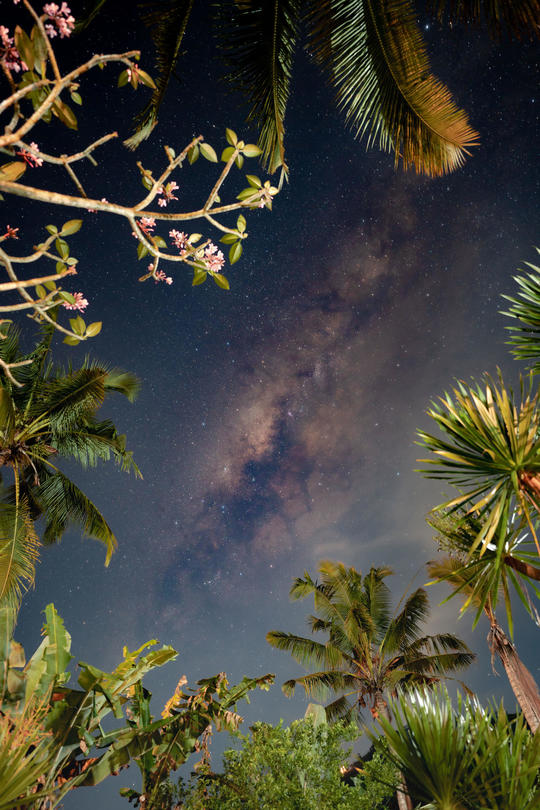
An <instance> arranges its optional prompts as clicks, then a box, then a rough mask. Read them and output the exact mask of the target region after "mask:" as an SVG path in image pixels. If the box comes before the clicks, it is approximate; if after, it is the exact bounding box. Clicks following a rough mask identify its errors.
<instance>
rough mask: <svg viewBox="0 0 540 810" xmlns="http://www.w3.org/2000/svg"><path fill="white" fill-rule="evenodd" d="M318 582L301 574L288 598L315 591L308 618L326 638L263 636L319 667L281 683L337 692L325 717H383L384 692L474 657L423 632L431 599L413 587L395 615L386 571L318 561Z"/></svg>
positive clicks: (427, 679)
mask: <svg viewBox="0 0 540 810" xmlns="http://www.w3.org/2000/svg"><path fill="white" fill-rule="evenodd" d="M319 573H320V574H321V581H320V582H317V581H316V580H313V579H312V578H311V576H310V575H309V573H308V572H307V571H306V572H305V574H304V578H298V579H296V580H295V581H294V583H293V586H292V588H291V592H290V595H291V598H292V599H303V598H305V597H306V596H309V595H311V594H312V595H313V597H314V602H315V610H316V611H318V613H319V614H320V615H314V616H310V617H309V619H308V623H309V626H310V627H311V630H312V632H324V633H327V634H328V640H327V641H326V642H325V643H320V642H318V641H314V640H313V639H310V638H304V637H303V636H297V635H293V634H290V633H283V632H281V631H277V630H272V631H270V632H269V633H267V635H266V640H267V641H268V642H269V643H270V644H271V645H272V646H273V647H277V648H278V649H280V650H287V652H290V653H291V655H292V656H293V658H294V659H295V660H296V661H298V662H299V663H301V664H303V665H307V664H316V665H319V666H320V667H322V669H320V670H319V671H318V672H313V673H311V674H309V675H304V676H303V677H300V678H293V679H291V680H289V681H286V682H285V683H284V684H283V687H282V688H283V691H284V692H285V694H286V695H291V694H292V693H293V692H294V689H295V687H296V686H297V685H299V686H302V687H303V688H304V690H305V692H306V694H308V695H314V696H316V697H321V698H322V699H325V698H326V696H327V695H328V692H335V693H338V697H337V698H336V699H335V700H333V701H332V702H331V703H330V704H329V705H328V706H327V707H326V713H327V717H328V718H329V719H333V718H341V717H346V718H352V717H354V716H355V715H357V716H358V715H359V713H360V711H361V709H362V708H363V707H365V706H368V707H369V708H370V710H371V712H372V714H373V716H374V717H379V716H380V715H384V716H386V717H388V710H387V703H386V700H385V695H387V694H395V693H396V690H397V688H398V687H411V686H416V685H420V684H426V685H429V684H432V683H435V682H436V681H438V680H439V679H440V678H442V677H444V676H445V675H446V674H447V673H449V672H454V671H456V670H458V669H462V668H463V667H465V666H468V664H470V663H471V661H472V660H473V659H474V655H473V653H471V652H470V650H469V648H468V647H467V645H466V644H465V643H464V642H463V641H461V640H460V639H458V638H457V637H456V636H453V635H451V634H449V633H444V634H438V635H433V636H426V635H421V634H420V627H421V624H422V622H423V621H425V620H426V619H427V617H428V614H429V604H428V597H427V594H426V592H425V590H424V589H423V588H418V589H417V590H416V591H414V592H413V593H412V594H411V595H410V596H409V597H408V598H407V599H406V600H405V603H404V605H403V607H402V609H401V611H400V612H399V613H398V614H397V615H394V616H392V615H391V611H390V590H389V588H388V586H387V585H386V583H385V582H384V580H385V578H386V577H387V576H389V575H390V574H391V573H392V571H391V569H390V568H386V567H381V568H371V569H370V571H369V573H368V574H367V575H366V576H365V577H362V575H361V573H360V572H358V571H356V569H355V568H352V567H350V568H349V567H346V566H344V565H343V564H342V563H334V562H331V561H323V562H321V563H320V564H319ZM402 788H403V789H402V790H398V792H397V798H398V803H399V806H400V808H407V807H410V806H411V805H410V802H409V799H408V797H407V796H406V795H405V787H404V786H403V785H402Z"/></svg>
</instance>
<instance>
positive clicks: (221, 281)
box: [211, 273, 231, 290]
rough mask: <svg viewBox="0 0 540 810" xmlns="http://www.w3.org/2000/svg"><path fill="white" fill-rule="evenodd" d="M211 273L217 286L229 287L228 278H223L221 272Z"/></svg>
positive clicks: (226, 288) (225, 288)
mask: <svg viewBox="0 0 540 810" xmlns="http://www.w3.org/2000/svg"><path fill="white" fill-rule="evenodd" d="M211 275H212V278H213V279H214V281H215V282H216V284H217V285H218V287H221V289H222V290H229V289H230V287H231V285H230V284H229V280H228V279H227V278H225V276H222V275H221V273H211Z"/></svg>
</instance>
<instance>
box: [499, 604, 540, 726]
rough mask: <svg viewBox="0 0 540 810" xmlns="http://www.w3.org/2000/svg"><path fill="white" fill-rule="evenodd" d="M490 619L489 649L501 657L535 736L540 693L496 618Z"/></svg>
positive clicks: (539, 723)
mask: <svg viewBox="0 0 540 810" xmlns="http://www.w3.org/2000/svg"><path fill="white" fill-rule="evenodd" d="M490 619H491V628H490V631H489V635H488V644H489V648H490V650H491V653H492V655H493V654H495V653H496V654H497V655H498V656H499V658H500V660H501V663H502V665H503V667H504V669H505V672H506V674H507V676H508V680H509V681H510V686H511V687H512V690H513V692H514V695H515V696H516V700H517V702H518V703H519V706H520V708H521V711H522V712H523V716H524V717H525V720H526V721H527V723H528V725H529V728H530V729H531V731H532V732H533V734H534V732H535V731H536V729H537V728H538V727H539V726H540V693H539V692H538V686H537V685H536V681H535V680H534V678H533V676H532V675H531V673H530V672H529V670H528V669H527V667H526V666H525V665H524V664H523V663H522V661H521V660H520V658H519V656H518V654H517V652H516V648H515V647H514V645H513V644H512V642H511V641H510V639H509V638H508V636H507V635H506V633H505V632H504V630H503V629H502V627H501V626H500V625H499V624H498V623H497V621H496V620H495V617H494V616H493V617H490Z"/></svg>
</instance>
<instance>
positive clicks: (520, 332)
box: [502, 248, 540, 374]
mask: <svg viewBox="0 0 540 810" xmlns="http://www.w3.org/2000/svg"><path fill="white" fill-rule="evenodd" d="M536 250H537V251H538V252H539V253H540V249H538V248H536ZM526 264H527V266H528V267H530V268H531V270H532V271H533V272H532V273H526V274H525V275H519V276H514V281H515V282H516V284H517V285H518V287H519V291H518V293H517V297H513V296H510V295H503V298H505V299H506V300H507V301H510V303H511V304H512V306H511V307H510V309H509V310H508V311H507V312H503V313H502V314H503V315H507V316H508V317H510V318H514V319H515V320H516V321H517V323H514V324H512V326H507V327H506V328H507V329H508V331H509V332H510V333H511V335H512V337H511V339H510V340H509V341H508V344H509V345H510V346H512V347H513V348H512V349H511V351H512V354H513V355H514V357H515V358H516V359H517V360H533V361H534V362H533V363H532V365H531V364H530V363H529V364H528V365H529V367H530V368H531V369H532V372H533V373H534V374H540V267H538V266H537V265H535V264H530V263H529V262H526ZM521 272H522V273H523V271H521Z"/></svg>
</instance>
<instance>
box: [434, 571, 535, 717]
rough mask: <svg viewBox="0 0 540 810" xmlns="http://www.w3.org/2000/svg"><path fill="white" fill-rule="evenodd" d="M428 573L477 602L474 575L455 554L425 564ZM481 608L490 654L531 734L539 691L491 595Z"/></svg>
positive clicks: (466, 597)
mask: <svg viewBox="0 0 540 810" xmlns="http://www.w3.org/2000/svg"><path fill="white" fill-rule="evenodd" d="M427 568H428V571H429V574H430V576H432V577H434V578H435V579H436V580H437V581H444V582H448V583H449V584H450V586H451V587H452V588H453V590H454V592H459V593H461V595H462V596H463V597H464V598H465V599H466V600H467V601H469V600H471V601H473V602H478V601H479V600H478V599H476V598H475V596H474V588H475V582H474V574H471V571H470V568H469V569H467V567H466V565H465V566H464V561H463V560H462V559H460V558H459V557H458V556H455V555H454V556H452V555H448V556H446V557H443V558H442V559H439V560H431V561H430V562H428V564H427ZM482 610H483V612H484V614H485V615H486V616H487V618H488V620H489V627H490V629H489V635H488V644H489V648H490V650H491V654H492V656H493V655H496V656H497V657H498V658H499V660H500V662H501V664H502V665H503V667H504V670H505V672H506V675H507V677H508V680H509V682H510V686H511V687H512V691H513V692H514V695H515V696H516V700H517V702H518V703H519V706H520V708H521V711H522V712H523V716H524V717H525V720H526V721H527V723H528V725H529V728H530V729H531V731H532V732H533V733H534V732H535V731H536V730H537V728H538V727H539V726H540V693H539V692H538V686H537V685H536V682H535V680H534V678H533V676H532V674H531V673H530V672H529V670H528V669H527V667H526V666H525V664H524V663H523V662H522V661H521V659H520V658H519V656H518V654H517V650H516V648H515V646H514V645H513V644H512V642H511V641H510V639H509V638H508V636H507V635H506V633H505V632H504V630H503V628H502V627H501V625H500V624H499V622H498V621H497V617H496V614H495V610H494V608H493V605H492V603H491V598H488V600H487V601H486V602H485V603H484V604H483V605H482Z"/></svg>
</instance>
